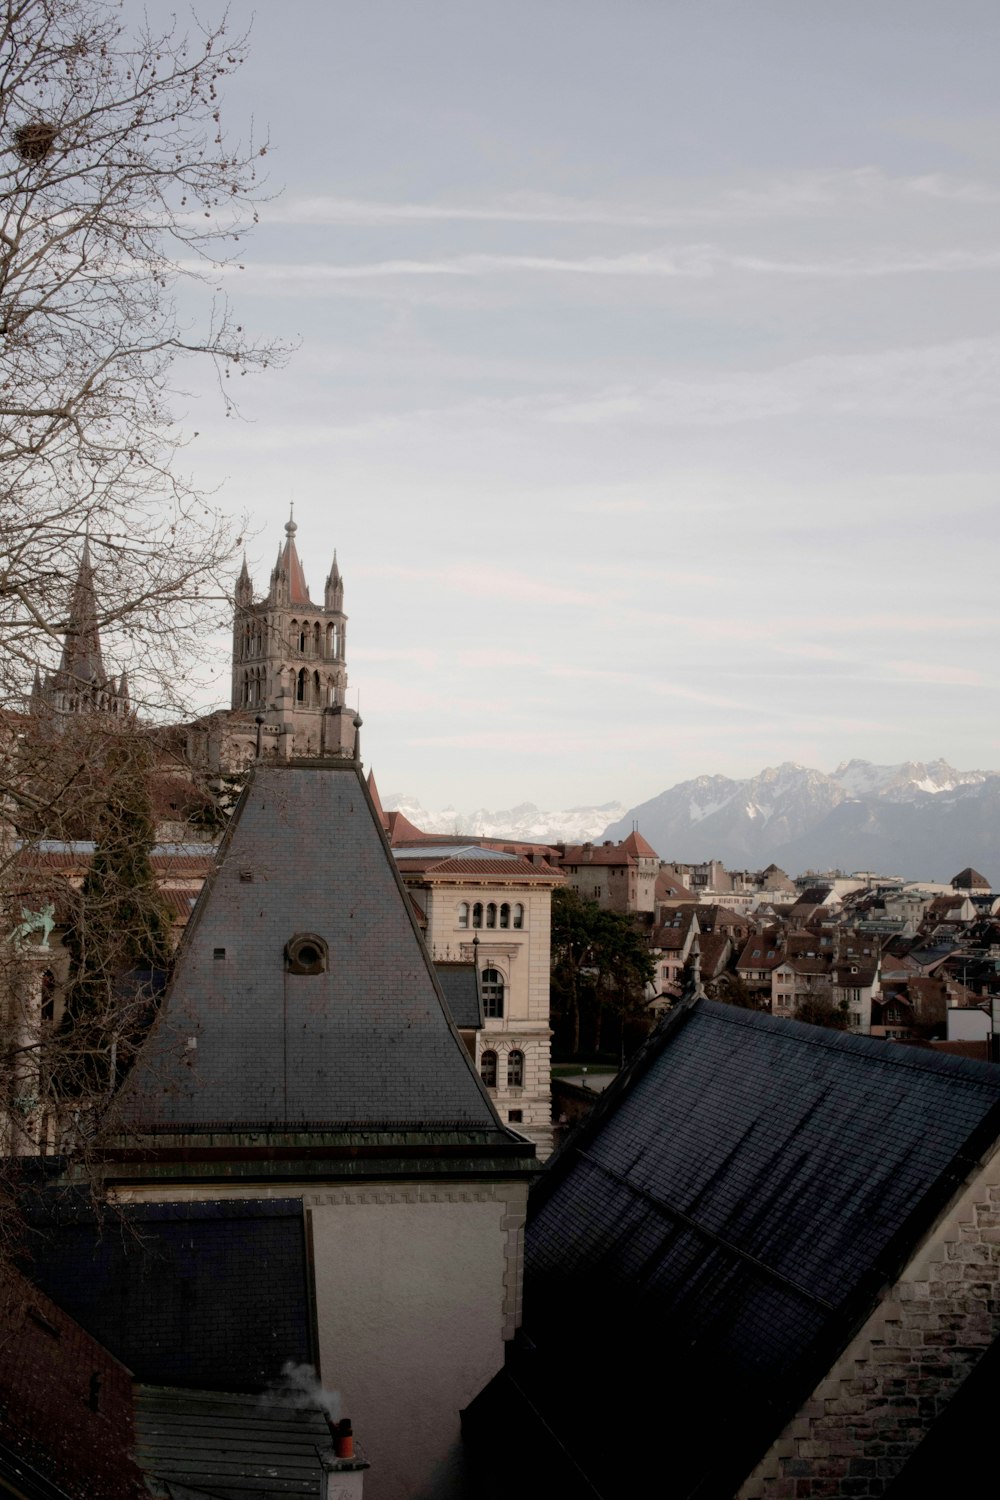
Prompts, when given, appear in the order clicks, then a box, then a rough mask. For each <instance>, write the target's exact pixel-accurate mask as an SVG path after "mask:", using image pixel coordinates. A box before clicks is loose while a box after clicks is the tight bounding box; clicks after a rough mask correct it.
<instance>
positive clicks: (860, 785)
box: [833, 760, 995, 802]
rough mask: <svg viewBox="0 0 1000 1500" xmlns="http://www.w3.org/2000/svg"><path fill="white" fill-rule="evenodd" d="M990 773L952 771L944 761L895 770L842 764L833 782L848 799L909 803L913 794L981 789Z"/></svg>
mask: <svg viewBox="0 0 1000 1500" xmlns="http://www.w3.org/2000/svg"><path fill="white" fill-rule="evenodd" d="M993 774H995V773H994V772H991V771H956V770H955V767H954V766H950V765H949V764H948V762H947V761H946V760H932V761H929V762H927V763H925V762H924V761H919V760H905V761H903V763H902V765H899V766H873V765H872V763H871V761H868V760H849V761H843V762H842V763H841V764H840V765H839V766H838V767H837V769H836V770H835V771H834V773H833V779H834V781H839V783H840V785H841V786H842V787H843V788H844V791H845V792H846V793H847V794H848V796H849V797H888V798H890V799H891V801H893V802H912V801H913V799H914V797H915V795H916V793H917V792H930V793H931V795H932V796H934V795H936V794H937V793H938V792H953V791H954V790H955V788H956V787H959V786H981V785H982V783H983V782H984V781H985V780H986V778H987V776H991V775H993Z"/></svg>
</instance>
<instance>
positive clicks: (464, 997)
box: [434, 962, 484, 1031]
mask: <svg viewBox="0 0 1000 1500" xmlns="http://www.w3.org/2000/svg"><path fill="white" fill-rule="evenodd" d="M434 968H435V969H436V970H437V977H438V980H439V981H440V984H441V989H442V991H443V993H444V998H445V999H446V1000H447V1002H448V1009H449V1010H450V1011H451V1014H452V1018H453V1020H454V1022H455V1025H456V1026H458V1027H461V1028H463V1029H464V1030H467V1031H468V1030H478V1029H479V1028H481V1027H482V1026H483V1024H484V1022H483V1002H482V997H481V996H480V993H479V975H478V971H477V969H476V965H475V964H454V963H443V962H442V963H435V965H434Z"/></svg>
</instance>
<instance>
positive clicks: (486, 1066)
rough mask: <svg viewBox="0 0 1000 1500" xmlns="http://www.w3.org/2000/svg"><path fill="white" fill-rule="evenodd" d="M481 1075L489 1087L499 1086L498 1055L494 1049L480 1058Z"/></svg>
mask: <svg viewBox="0 0 1000 1500" xmlns="http://www.w3.org/2000/svg"><path fill="white" fill-rule="evenodd" d="M479 1076H480V1078H482V1080H483V1082H484V1083H485V1085H486V1087H487V1088H488V1089H495V1088H496V1086H497V1055H496V1053H495V1052H493V1051H492V1050H491V1051H489V1052H484V1053H483V1055H482V1057H481V1058H480V1060H479Z"/></svg>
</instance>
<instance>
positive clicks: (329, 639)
mask: <svg viewBox="0 0 1000 1500" xmlns="http://www.w3.org/2000/svg"><path fill="white" fill-rule="evenodd" d="M335 628H336V627H335V626H333V625H328V626H327V627H326V654H327V656H333V655H334V645H333V643H334V639H335V637H334V633H333V632H334V629H335Z"/></svg>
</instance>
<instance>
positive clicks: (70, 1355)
mask: <svg viewBox="0 0 1000 1500" xmlns="http://www.w3.org/2000/svg"><path fill="white" fill-rule="evenodd" d="M133 1439H134V1429H133V1414H132V1380H131V1377H130V1375H129V1372H128V1370H127V1369H125V1367H124V1365H121V1364H119V1363H118V1361H117V1360H115V1359H113V1358H112V1357H111V1355H110V1354H109V1353H108V1351H107V1350H106V1349H104V1348H102V1347H101V1345H100V1344H99V1343H97V1342H96V1340H94V1339H92V1338H91V1337H90V1336H89V1335H88V1334H87V1333H85V1332H84V1330H83V1329H82V1328H81V1327H80V1325H79V1324H78V1323H75V1322H74V1321H73V1319H72V1318H69V1317H67V1316H66V1314H65V1313H64V1312H63V1311H62V1309H61V1308H59V1307H57V1306H56V1305H55V1303H54V1302H52V1301H50V1300H49V1298H48V1297H45V1296H44V1295H43V1294H42V1293H41V1292H40V1291H38V1289H37V1288H36V1287H33V1286H31V1285H30V1284H29V1283H28V1282H27V1281H25V1280H23V1279H22V1278H21V1277H20V1276H17V1275H15V1274H13V1273H11V1272H10V1271H9V1270H8V1271H5V1273H4V1279H3V1283H2V1285H0V1442H2V1443H3V1444H4V1446H5V1447H6V1448H8V1449H9V1450H10V1451H11V1452H12V1453H13V1454H15V1455H16V1459H14V1460H13V1463H12V1469H13V1471H14V1472H23V1470H22V1465H24V1464H26V1465H28V1466H30V1469H31V1470H34V1471H35V1472H36V1473H37V1474H41V1475H44V1476H45V1478H47V1479H49V1480H51V1481H53V1482H54V1483H55V1484H57V1485H58V1486H59V1487H60V1491H61V1492H62V1493H63V1494H65V1495H67V1496H72V1497H74V1500H127V1497H133V1496H135V1497H138V1496H139V1495H141V1494H145V1493H146V1491H145V1486H144V1485H143V1484H142V1481H141V1477H140V1475H139V1472H138V1469H137V1468H136V1465H135V1463H134V1461H133V1459H132V1456H131V1450H132V1446H133ZM7 1472H10V1471H7ZM0 1490H3V1491H4V1493H7V1491H6V1490H4V1482H3V1477H2V1475H0Z"/></svg>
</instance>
